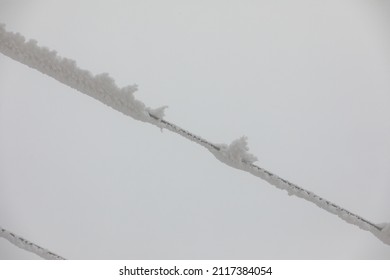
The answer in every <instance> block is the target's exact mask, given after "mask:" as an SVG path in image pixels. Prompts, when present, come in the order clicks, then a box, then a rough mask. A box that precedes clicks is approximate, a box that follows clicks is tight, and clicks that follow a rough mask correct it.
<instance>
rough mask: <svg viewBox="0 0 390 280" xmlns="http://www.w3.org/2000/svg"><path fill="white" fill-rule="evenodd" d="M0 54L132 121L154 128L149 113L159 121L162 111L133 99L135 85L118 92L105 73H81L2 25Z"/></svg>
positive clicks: (68, 61)
mask: <svg viewBox="0 0 390 280" xmlns="http://www.w3.org/2000/svg"><path fill="white" fill-rule="evenodd" d="M0 52H2V53H3V54H5V55H7V56H9V57H11V58H12V59H14V60H17V61H19V62H21V63H23V64H25V65H27V66H29V67H31V68H34V69H36V70H38V71H40V72H42V73H44V74H46V75H48V76H50V77H52V78H54V79H56V80H58V81H59V82H61V83H63V84H66V85H68V86H70V87H72V88H74V89H76V90H78V91H80V92H82V93H84V94H87V95H89V96H91V97H93V98H95V99H97V100H99V101H101V102H102V103H104V104H106V105H108V106H110V107H112V108H114V109H115V110H117V111H119V112H122V113H123V114H125V115H128V116H131V117H133V118H134V119H137V120H140V121H144V122H149V123H153V124H156V123H157V121H156V119H155V118H152V117H151V116H150V114H149V111H152V112H156V113H157V114H158V115H159V116H158V118H159V117H161V116H163V109H161V108H160V109H157V110H156V111H153V109H150V108H148V109H147V108H146V106H145V104H144V103H142V102H141V101H139V100H137V99H135V97H134V92H135V91H137V86H136V85H130V86H126V87H123V88H119V87H118V86H117V85H116V84H115V81H114V79H113V78H111V77H110V76H109V75H108V74H107V73H102V74H98V75H92V74H91V73H90V72H89V71H87V70H83V69H80V68H79V67H78V66H77V64H76V62H75V61H74V60H71V59H68V58H63V57H60V56H58V55H57V53H56V51H52V50H49V49H48V48H46V47H40V46H38V45H37V41H35V40H29V41H27V42H26V40H25V38H24V37H23V36H22V35H20V34H19V33H12V32H7V31H6V30H5V25H4V24H0ZM148 110H149V111H148Z"/></svg>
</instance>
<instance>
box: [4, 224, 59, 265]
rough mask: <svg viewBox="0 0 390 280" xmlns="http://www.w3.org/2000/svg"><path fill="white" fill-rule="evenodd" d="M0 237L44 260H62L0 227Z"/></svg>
mask: <svg viewBox="0 0 390 280" xmlns="http://www.w3.org/2000/svg"><path fill="white" fill-rule="evenodd" d="M0 237H3V238H5V239H7V240H8V241H9V242H11V243H12V244H14V245H15V246H17V247H19V248H21V249H24V250H26V251H29V252H31V253H34V254H36V255H38V256H40V257H41V258H43V259H46V260H64V258H63V257H60V256H59V255H57V254H54V253H52V252H50V251H49V250H46V249H44V248H42V247H40V246H38V245H36V244H34V243H32V242H30V241H28V240H26V239H24V238H22V237H20V236H18V235H16V234H14V233H12V232H10V231H8V230H6V229H4V228H1V227H0Z"/></svg>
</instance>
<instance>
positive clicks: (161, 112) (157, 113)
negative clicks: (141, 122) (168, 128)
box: [146, 106, 168, 120]
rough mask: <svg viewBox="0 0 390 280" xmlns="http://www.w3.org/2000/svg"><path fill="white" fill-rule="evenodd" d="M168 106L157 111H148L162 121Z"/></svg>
mask: <svg viewBox="0 0 390 280" xmlns="http://www.w3.org/2000/svg"><path fill="white" fill-rule="evenodd" d="M167 108H168V106H161V107H158V108H155V109H152V108H147V109H146V110H147V111H148V112H149V113H150V114H151V115H152V116H153V117H155V118H157V119H158V120H162V119H163V118H164V117H165V109H167Z"/></svg>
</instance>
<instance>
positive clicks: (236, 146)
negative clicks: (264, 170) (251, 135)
mask: <svg viewBox="0 0 390 280" xmlns="http://www.w3.org/2000/svg"><path fill="white" fill-rule="evenodd" d="M219 147H220V153H221V154H222V155H223V156H224V157H225V158H226V159H227V160H229V161H231V162H233V163H239V164H240V163H249V164H251V163H253V162H255V161H257V157H256V156H254V155H252V154H250V153H248V151H249V148H248V138H247V137H246V136H243V137H241V138H239V139H236V140H234V141H233V142H232V143H230V145H229V146H228V145H226V144H222V145H220V146H219Z"/></svg>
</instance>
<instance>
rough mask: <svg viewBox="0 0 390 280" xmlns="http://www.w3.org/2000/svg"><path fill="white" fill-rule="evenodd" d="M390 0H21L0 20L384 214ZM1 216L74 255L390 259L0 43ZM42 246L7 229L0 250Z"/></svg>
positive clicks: (19, 254)
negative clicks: (10, 235)
mask: <svg viewBox="0 0 390 280" xmlns="http://www.w3.org/2000/svg"><path fill="white" fill-rule="evenodd" d="M389 18H390V5H389V4H388V3H387V1H384V0H373V1H363V0H353V1H352V0H343V1H340V0H329V1H312V0H310V1H309V0H294V1H291V0H279V1H271V0H268V1H264V0H258V1H255V0H240V1H227V0H218V1H217V0H211V1H210V0H209V1H203V0H197V1H189V0H188V1H179V0H176V1H174V0H168V1H157V0H153V1H145V0H142V1H141V0H139V1H134V0H132V1H97V0H91V1H74V0H72V1H48V0H46V1H43V0H42V1H27V0H26V1H11V0H0V22H3V23H5V24H6V25H7V26H6V28H7V30H8V31H14V32H20V33H21V34H23V35H24V36H25V37H26V38H27V39H30V38H34V39H36V40H38V44H39V45H43V46H47V47H49V48H50V49H55V50H57V51H58V53H59V55H61V56H64V57H68V58H72V59H74V60H76V61H77V63H78V65H79V66H80V67H81V68H84V69H87V70H90V71H91V72H93V73H94V74H97V73H101V72H108V73H110V75H111V76H112V77H114V79H115V80H116V82H117V84H118V85H119V86H125V85H129V84H133V83H136V84H138V85H139V91H138V92H137V93H136V96H137V98H138V99H140V100H142V101H143V102H144V103H145V104H146V105H147V106H150V107H158V106H161V105H169V109H168V110H167V112H166V113H167V115H166V119H167V120H170V121H173V122H174V123H177V124H178V125H180V126H182V127H184V128H186V129H188V130H190V131H192V132H193V133H196V134H198V135H200V136H202V137H204V138H206V139H208V140H210V141H212V142H216V143H220V142H230V141H232V140H234V139H236V138H238V137H240V136H242V135H246V136H248V138H249V146H250V149H251V152H252V153H253V154H255V155H256V156H257V157H258V158H259V162H258V165H260V166H262V167H264V168H266V169H268V170H270V171H272V172H274V173H276V174H278V175H279V176H281V177H283V178H285V179H287V180H289V181H292V182H294V183H296V184H298V185H300V186H302V187H304V188H306V189H308V190H310V191H313V192H315V193H317V194H318V195H320V196H323V197H325V198H327V199H329V200H331V201H332V202H334V203H336V204H338V205H340V206H343V207H345V208H347V209H349V210H350V211H352V212H355V213H357V214H359V215H361V216H362V217H364V218H366V219H368V220H370V221H373V222H378V223H379V222H390V172H389V170H390V144H389V143H390V110H389V107H390V35H389V34H390V19H389ZM0 225H1V226H2V227H4V228H6V229H8V230H10V231H13V232H15V233H17V234H19V235H21V236H23V237H25V238H27V239H29V240H31V241H34V242H36V243H37V244H39V245H41V246H43V247H46V248H48V249H50V250H52V251H53V252H55V253H57V254H59V255H61V256H63V257H65V258H70V259H313V258H314V259H344V258H348V259H389V258H390V246H387V245H384V244H383V243H382V242H380V241H379V240H378V239H377V238H376V237H374V236H373V235H372V234H371V233H369V232H366V231H362V230H360V229H359V228H357V227H355V226H352V225H349V224H347V223H345V222H344V221H342V220H341V219H339V218H337V217H336V216H334V215H331V214H329V213H327V212H325V211H323V210H322V209H320V208H318V207H317V206H315V205H313V204H311V203H309V202H307V201H304V200H302V199H299V198H296V197H289V196H288V195H287V194H286V192H282V191H279V190H277V189H276V188H275V187H272V186H270V185H268V184H267V183H266V182H264V181H262V180H260V179H259V178H256V177H254V176H252V175H250V174H247V173H244V172H242V171H238V170H235V169H232V168H229V167H228V166H226V165H223V164H221V163H220V162H219V161H217V160H216V159H215V158H214V157H213V156H212V155H211V154H210V153H209V152H208V151H207V150H205V149H204V148H202V147H200V146H198V145H196V144H194V143H191V142H189V141H187V140H185V139H184V138H182V137H180V136H178V135H174V134H172V133H170V132H169V131H164V132H163V133H161V132H160V131H159V130H158V129H157V128H156V127H153V126H151V125H148V124H144V123H141V122H137V121H135V120H133V119H131V118H129V117H126V116H124V115H122V114H120V113H118V112H116V111H114V110H112V109H111V108H109V107H107V106H105V105H102V104H101V103H99V102H97V101H96V100H94V99H92V98H90V97H88V96H85V95H83V94H81V93H79V92H77V91H75V90H73V89H71V88H68V87H67V86H64V85H62V84H60V83H59V82H57V81H55V80H53V79H51V78H49V77H47V76H44V75H42V74H41V73H39V72H37V71H35V70H32V69H30V68H28V67H26V66H24V65H22V64H20V63H18V62H15V61H13V60H11V59H9V58H8V57H5V56H4V55H0ZM20 258H22V259H35V258H38V257H36V256H34V255H32V254H30V253H27V252H24V251H22V250H20V249H18V248H16V247H14V246H13V245H11V244H10V243H8V241H6V240H4V239H0V259H20Z"/></svg>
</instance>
